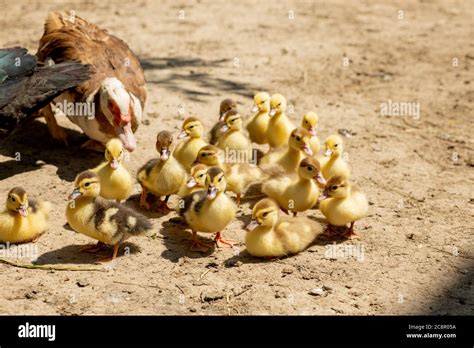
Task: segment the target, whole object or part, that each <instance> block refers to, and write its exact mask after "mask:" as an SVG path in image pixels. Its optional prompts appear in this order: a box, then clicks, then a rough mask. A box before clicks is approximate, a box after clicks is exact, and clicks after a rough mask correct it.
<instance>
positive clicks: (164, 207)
mask: <svg viewBox="0 0 474 348" xmlns="http://www.w3.org/2000/svg"><path fill="white" fill-rule="evenodd" d="M169 197H170V196H166V198H165V199H164V200H163V201H162V200H159V199H158V204H157V206H156V211H157V212H159V213H163V214H168V213H169V212H170V211H171V208H170V207H168V198H169Z"/></svg>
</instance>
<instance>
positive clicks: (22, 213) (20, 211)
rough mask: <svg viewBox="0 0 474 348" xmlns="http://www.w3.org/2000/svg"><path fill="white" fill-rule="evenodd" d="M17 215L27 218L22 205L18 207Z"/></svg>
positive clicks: (26, 210) (25, 210)
mask: <svg viewBox="0 0 474 348" xmlns="http://www.w3.org/2000/svg"><path fill="white" fill-rule="evenodd" d="M18 213H19V214H20V215H21V216H23V217H26V216H28V208H27V207H25V206H24V205H20V207H19V208H18Z"/></svg>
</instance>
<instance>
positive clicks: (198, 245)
mask: <svg viewBox="0 0 474 348" xmlns="http://www.w3.org/2000/svg"><path fill="white" fill-rule="evenodd" d="M211 247H212V246H211V245H209V244H206V243H203V242H200V241H198V240H195V241H193V245H191V248H190V249H189V250H190V251H197V252H200V253H206V252H208V251H209V249H211Z"/></svg>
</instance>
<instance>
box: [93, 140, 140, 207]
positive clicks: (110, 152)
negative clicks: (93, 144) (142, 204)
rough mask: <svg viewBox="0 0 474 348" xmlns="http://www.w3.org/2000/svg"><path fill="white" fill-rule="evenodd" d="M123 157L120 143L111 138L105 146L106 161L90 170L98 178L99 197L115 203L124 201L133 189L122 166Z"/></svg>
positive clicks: (130, 178)
mask: <svg viewBox="0 0 474 348" xmlns="http://www.w3.org/2000/svg"><path fill="white" fill-rule="evenodd" d="M123 157H124V152H123V145H122V141H121V140H120V139H118V138H113V139H111V140H109V141H108V142H107V144H106V145H105V159H106V161H105V162H103V163H101V164H99V165H98V166H97V167H95V168H94V169H91V171H92V172H94V173H96V174H97V175H98V176H99V178H100V195H101V196H102V197H104V198H106V199H115V200H116V201H117V203H120V202H121V201H123V200H126V199H127V198H128V197H129V196H130V194H131V193H132V189H133V181H132V176H131V175H130V173H129V172H128V170H127V168H125V167H124V165H123V164H122V161H123Z"/></svg>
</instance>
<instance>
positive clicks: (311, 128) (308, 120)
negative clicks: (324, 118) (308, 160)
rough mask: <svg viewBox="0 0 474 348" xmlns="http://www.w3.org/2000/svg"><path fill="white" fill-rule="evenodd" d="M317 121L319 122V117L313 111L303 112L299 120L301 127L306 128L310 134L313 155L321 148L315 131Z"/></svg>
mask: <svg viewBox="0 0 474 348" xmlns="http://www.w3.org/2000/svg"><path fill="white" fill-rule="evenodd" d="M318 122H319V117H318V115H317V114H316V113H315V112H313V111H309V112H307V113H306V114H304V116H303V120H302V121H301V127H303V128H304V129H306V130H307V131H308V132H309V134H310V136H311V140H310V147H311V150H312V151H313V154H314V155H317V153H318V152H319V149H320V148H321V145H320V143H319V138H318V136H317V132H316V130H317V129H318Z"/></svg>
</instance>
